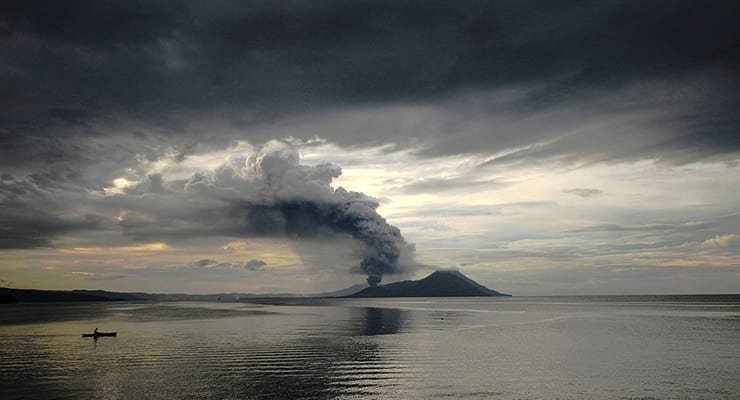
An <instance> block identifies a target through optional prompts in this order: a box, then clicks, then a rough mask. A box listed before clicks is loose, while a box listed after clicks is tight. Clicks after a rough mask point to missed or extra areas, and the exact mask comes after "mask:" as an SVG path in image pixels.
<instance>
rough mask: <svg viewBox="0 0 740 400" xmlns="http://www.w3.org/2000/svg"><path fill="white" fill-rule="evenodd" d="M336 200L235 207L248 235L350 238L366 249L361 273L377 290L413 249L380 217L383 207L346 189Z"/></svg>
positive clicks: (340, 190) (397, 230)
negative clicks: (404, 256)
mask: <svg viewBox="0 0 740 400" xmlns="http://www.w3.org/2000/svg"><path fill="white" fill-rule="evenodd" d="M334 196H335V198H334V199H332V200H335V201H336V202H327V203H319V202H316V201H308V200H304V199H294V200H292V201H281V202H279V203H276V204H270V205H268V204H253V203H250V202H240V203H239V204H238V205H237V206H236V209H235V212H236V213H237V214H238V215H239V220H241V221H243V222H244V225H243V228H244V232H243V233H246V234H248V235H281V236H282V235H286V236H289V237H314V236H319V235H322V234H336V233H344V234H349V235H351V237H352V238H353V239H355V240H358V241H360V242H361V243H363V244H364V245H365V254H364V257H363V259H362V260H361V261H360V265H359V267H360V270H362V272H364V273H365V274H367V282H368V284H370V285H371V286H375V285H377V284H379V283H380V281H381V280H382V278H383V274H388V273H398V272H401V269H400V267H399V265H398V259H399V257H400V255H401V252H402V251H403V250H410V249H411V248H410V246H409V245H408V244H407V243H406V240H405V239H404V238H403V236H401V231H400V230H399V229H398V228H396V227H395V226H392V225H390V224H388V222H387V221H386V220H385V218H383V217H382V216H380V214H378V213H377V211H376V208H377V207H378V203H377V202H374V201H373V200H371V199H369V198H367V196H365V195H363V194H361V193H357V192H350V191H347V190H345V189H344V188H341V187H340V188H338V189H336V190H335V191H334Z"/></svg>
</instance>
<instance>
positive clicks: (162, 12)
mask: <svg viewBox="0 0 740 400" xmlns="http://www.w3.org/2000/svg"><path fill="white" fill-rule="evenodd" d="M737 21H740V3H738V2H737V1H709V2H706V1H705V2H699V1H681V0H678V1H671V2H666V1H650V0H647V1H646V0H641V1H495V2H493V1H465V2H453V1H402V0H394V1H352V2H347V1H285V2H272V1H240V2H231V1H209V2H202V1H180V2H173V1H158V0H146V1H127V2H111V1H98V0H96V1H66V2H55V1H49V2H44V1H29V0H25V1H12V0H11V1H4V2H2V3H0V286H7V287H17V288H40V289H81V288H87V289H107V290H117V291H146V292H157V293H172V292H187V293H221V292H245V293H276V292H293V293H316V292H321V291H329V290H336V289H341V288H344V287H347V286H350V285H354V284H358V283H363V282H365V281H366V280H367V281H368V282H371V283H377V282H378V281H381V283H383V282H390V281H395V280H401V279H417V278H421V277H423V276H425V275H426V274H428V273H430V272H432V271H434V270H435V269H439V268H444V269H458V270H460V271H461V272H463V273H464V274H466V275H468V276H469V277H471V278H472V279H475V280H476V281H478V282H480V283H482V284H484V285H487V286H489V287H491V288H494V289H496V290H499V291H502V292H506V293H512V294H514V295H587V294H649V293H740V190H738V189H739V188H740V116H739V115H740V114H739V113H738V110H740V24H738V23H737Z"/></svg>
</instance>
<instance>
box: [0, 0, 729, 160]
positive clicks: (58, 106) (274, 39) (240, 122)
mask: <svg viewBox="0 0 740 400" xmlns="http://www.w3.org/2000/svg"><path fill="white" fill-rule="evenodd" d="M738 19H740V7H738V6H737V2H734V1H716V2H711V3H710V4H698V3H697V2H695V1H676V2H672V3H671V5H670V6H666V4H665V3H664V2H661V1H600V2H590V1H583V2H581V1H576V2H567V3H562V2H549V1H542V2H526V3H522V2H521V1H498V2H449V1H388V2H385V1H358V2H351V3H347V2H341V1H320V2H313V1H305V2H304V1H297V2H290V3H270V2H249V1H247V2H240V3H232V2H226V1H217V2H209V3H208V6H205V5H204V4H203V3H201V2H196V1H191V2H187V1H186V2H175V3H173V2H169V1H131V2H110V1H72V2H64V3H59V2H49V1H7V2H3V4H2V5H0V49H2V57H0V83H1V84H2V86H3V94H2V95H1V96H0V152H2V155H3V157H0V160H1V161H0V163H3V165H7V166H8V168H10V167H11V166H16V167H17V165H18V163H23V164H27V163H29V162H30V163H35V162H37V161H38V160H43V161H44V162H68V163H73V162H74V163H89V162H92V161H95V160H96V159H100V158H103V159H108V160H111V159H115V157H113V158H111V157H110V156H111V154H110V153H112V152H121V153H120V155H121V156H124V155H125V153H127V152H132V153H133V154H139V153H141V152H142V151H143V150H148V151H150V152H151V151H154V152H156V151H157V146H163V145H164V144H172V143H178V144H179V145H180V146H184V147H188V145H187V144H186V143H187V142H192V143H195V146H206V145H209V144H214V143H221V144H223V143H227V142H228V141H229V140H231V139H233V138H234V134H233V133H223V134H214V133H208V134H205V135H204V134H203V132H202V130H201V129H200V128H198V125H197V121H199V120H200V119H209V120H220V121H222V123H225V124H226V125H228V126H230V127H231V128H233V129H232V131H233V130H241V131H242V132H243V131H245V130H249V131H250V132H252V133H250V135H251V139H252V140H254V141H258V142H259V141H264V140H265V139H267V137H265V136H264V135H269V134H271V133H270V132H269V129H249V128H253V127H255V126H257V127H263V128H264V127H270V126H273V127H274V123H273V122H274V121H277V120H280V121H283V120H285V119H286V118H292V117H294V116H296V115H302V114H306V115H310V114H315V113H320V112H321V110H336V109H347V108H352V107H370V108H373V107H382V106H385V105H408V104H420V105H435V106H440V107H442V108H444V109H445V110H447V112H448V113H449V115H447V116H446V119H444V120H439V121H433V125H434V126H432V127H431V128H433V129H429V128H430V126H429V125H428V124H427V125H420V126H416V127H413V129H411V131H410V132H409V131H408V129H407V130H406V131H404V130H401V131H399V130H397V129H395V128H396V127H397V125H395V124H394V123H393V121H392V118H391V119H390V120H385V119H383V120H382V121H380V122H377V124H379V126H378V129H374V128H373V127H372V126H371V127H366V128H363V127H358V128H357V129H355V130H353V129H348V130H343V129H334V130H326V131H319V132H316V131H303V132H301V131H298V132H294V131H291V132H288V134H290V135H293V136H304V135H305V136H306V138H307V137H310V136H312V135H315V134H319V135H322V136H325V137H327V138H329V139H330V140H333V141H335V142H337V143H340V144H342V145H347V146H351V145H365V144H377V143H395V144H397V145H399V146H406V145H412V144H414V143H418V139H420V140H422V141H423V142H425V143H426V147H425V148H424V151H423V153H420V154H428V155H438V154H450V153H461V152H462V153H466V152H478V153H489V152H495V151H500V150H507V149H516V148H519V151H518V152H517V153H515V154H512V155H511V156H510V157H509V158H512V157H513V158H515V159H519V158H525V159H527V160H530V159H543V158H544V159H547V158H550V157H564V156H569V155H573V156H577V157H580V158H586V159H589V160H596V161H609V160H613V159H622V158H625V157H627V158H632V157H655V158H661V159H666V160H668V161H670V162H678V163H681V162H689V161H693V160H696V159H702V158H705V157H711V156H715V155H721V154H728V153H736V152H737V151H738V149H740V135H739V134H738V130H739V128H740V126H739V123H738V118H737V117H736V116H735V113H734V111H735V110H737V109H738V108H740V107H739V106H740V95H738V93H740V90H738V89H740V82H739V81H738V79H737V74H736V71H737V67H738V64H739V63H738V54H740V52H739V51H738V48H739V47H738V46H739V43H740V27H739V26H738V24H737V23H736V22H737V20H738ZM477 92H479V93H487V92H488V93H503V94H505V95H503V98H499V99H498V100H496V101H493V102H487V101H485V99H478V98H475V97H474V98H472V100H463V101H452V102H450V100H449V99H450V98H455V96H457V95H460V94H462V93H477ZM492 114H495V115H497V116H503V117H504V118H503V120H505V121H504V122H502V121H499V123H497V124H490V121H488V120H487V119H486V116H489V115H492ZM607 116H611V120H609V121H607V122H608V123H607V124H606V126H604V125H603V123H604V121H603V119H605V118H607ZM465 121H470V122H465ZM401 125H403V124H401ZM656 127H660V129H656ZM406 128H408V127H406ZM601 128H606V129H601ZM265 131H267V133H260V132H265ZM646 131H650V132H647V133H646ZM273 133H274V132H273ZM260 135H263V136H260ZM110 136H115V137H116V138H117V142H116V143H119V142H120V141H123V142H125V145H123V146H122V147H116V145H110V146H108V147H106V148H105V149H101V151H102V152H103V154H99V153H98V152H95V151H93V152H90V151H86V150H89V148H88V146H90V145H93V148H94V143H90V142H91V141H92V142H94V141H96V140H100V139H101V138H105V137H110ZM646 136H647V137H646ZM411 137H415V139H417V140H408V141H407V139H411ZM535 144H539V147H536V148H531V146H532V145H535ZM522 149H523V150H522ZM91 158H92V160H91ZM503 160H505V159H499V160H498V162H501V161H503ZM85 165H88V164H85Z"/></svg>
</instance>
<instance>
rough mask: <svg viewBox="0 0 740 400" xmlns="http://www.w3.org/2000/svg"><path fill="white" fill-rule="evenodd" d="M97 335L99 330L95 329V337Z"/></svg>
mask: <svg viewBox="0 0 740 400" xmlns="http://www.w3.org/2000/svg"><path fill="white" fill-rule="evenodd" d="M97 334H98V328H95V330H94V331H93V335H96V336H97Z"/></svg>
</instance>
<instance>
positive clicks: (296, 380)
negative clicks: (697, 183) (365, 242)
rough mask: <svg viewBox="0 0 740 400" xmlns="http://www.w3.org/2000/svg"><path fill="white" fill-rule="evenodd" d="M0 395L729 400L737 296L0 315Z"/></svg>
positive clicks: (44, 308) (737, 338)
mask: <svg viewBox="0 0 740 400" xmlns="http://www.w3.org/2000/svg"><path fill="white" fill-rule="evenodd" d="M95 328H98V329H99V330H100V331H116V332H117V337H100V338H97V339H93V338H83V337H81V333H85V332H87V333H89V332H92V331H93V330H94V329H95ZM0 397H1V398H2V399H5V400H11V399H219V400H220V399H733V400H735V399H740V296H738V295H715V296H595V297H586V296H583V297H492V298H406V299H316V300H300V299H292V300H286V299H283V300H263V301H253V302H249V301H239V302H161V303H160V302H100V303H45V304H41V303H39V304H31V303H28V304H10V305H0Z"/></svg>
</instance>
